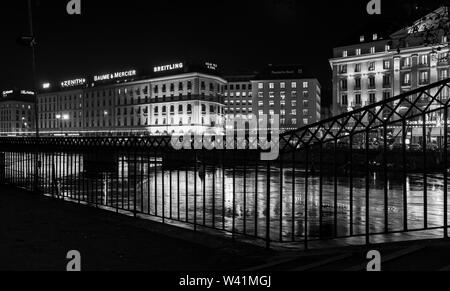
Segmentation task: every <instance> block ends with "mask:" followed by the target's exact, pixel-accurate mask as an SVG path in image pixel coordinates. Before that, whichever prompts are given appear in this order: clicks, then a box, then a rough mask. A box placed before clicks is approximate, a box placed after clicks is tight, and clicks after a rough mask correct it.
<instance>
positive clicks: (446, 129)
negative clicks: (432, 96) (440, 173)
mask: <svg viewBox="0 0 450 291" xmlns="http://www.w3.org/2000/svg"><path fill="white" fill-rule="evenodd" d="M447 200H448V107H447V105H446V106H445V109H444V238H448V229H447V228H448V217H447V216H448V204H447V203H448V201H447Z"/></svg>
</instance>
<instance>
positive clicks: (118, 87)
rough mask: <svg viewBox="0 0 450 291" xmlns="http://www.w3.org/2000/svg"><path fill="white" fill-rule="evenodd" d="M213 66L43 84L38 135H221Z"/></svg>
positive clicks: (220, 86) (221, 84) (220, 92)
mask: <svg viewBox="0 0 450 291" xmlns="http://www.w3.org/2000/svg"><path fill="white" fill-rule="evenodd" d="M215 70H216V66H213V64H210V63H206V64H205V65H204V67H202V66H192V67H191V66H188V65H186V64H183V63H180V64H174V65H164V66H158V67H155V68H154V71H153V72H152V73H151V74H149V75H139V74H138V73H137V72H136V71H134V70H131V71H125V72H118V73H112V74H103V75H99V76H94V77H93V78H91V79H90V80H89V79H84V78H80V79H77V80H75V81H64V82H62V83H61V86H59V87H58V88H57V90H53V89H52V87H51V85H50V84H45V86H44V87H46V89H45V90H43V92H42V93H40V94H39V95H38V106H39V107H38V108H39V115H40V116H39V120H40V126H41V131H42V132H43V134H46V133H47V134H51V135H59V134H64V135H71V134H73V135H78V134H83V135H98V134H102V133H104V134H118V135H128V134H138V135H169V134H173V133H186V132H191V133H203V132H205V131H207V130H208V131H213V132H222V131H223V128H224V90H225V85H226V81H225V80H224V79H222V78H221V77H218V76H217V74H216V73H215Z"/></svg>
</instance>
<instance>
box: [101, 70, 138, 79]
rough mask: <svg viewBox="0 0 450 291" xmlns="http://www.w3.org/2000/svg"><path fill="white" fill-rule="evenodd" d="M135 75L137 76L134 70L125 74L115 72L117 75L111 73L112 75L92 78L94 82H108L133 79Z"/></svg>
mask: <svg viewBox="0 0 450 291" xmlns="http://www.w3.org/2000/svg"><path fill="white" fill-rule="evenodd" d="M136 74H137V72H136V70H131V71H125V72H117V73H113V74H105V75H99V76H95V77H94V82H98V81H109V80H114V79H120V78H127V77H133V76H136Z"/></svg>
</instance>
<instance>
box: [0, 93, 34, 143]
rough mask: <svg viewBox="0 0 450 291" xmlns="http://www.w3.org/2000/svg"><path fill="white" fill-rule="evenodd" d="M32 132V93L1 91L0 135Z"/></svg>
mask: <svg viewBox="0 0 450 291" xmlns="http://www.w3.org/2000/svg"><path fill="white" fill-rule="evenodd" d="M33 130H34V93H33V92H30V91H25V90H9V91H3V92H2V95H1V96H0V134H1V135H16V134H27V133H29V132H31V131H33Z"/></svg>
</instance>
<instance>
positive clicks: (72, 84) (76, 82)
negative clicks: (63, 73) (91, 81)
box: [61, 78, 86, 88]
mask: <svg viewBox="0 0 450 291" xmlns="http://www.w3.org/2000/svg"><path fill="white" fill-rule="evenodd" d="M84 84H86V79H84V78H80V79H73V80H68V81H63V82H61V87H63V88H68V87H76V86H81V85H84Z"/></svg>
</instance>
